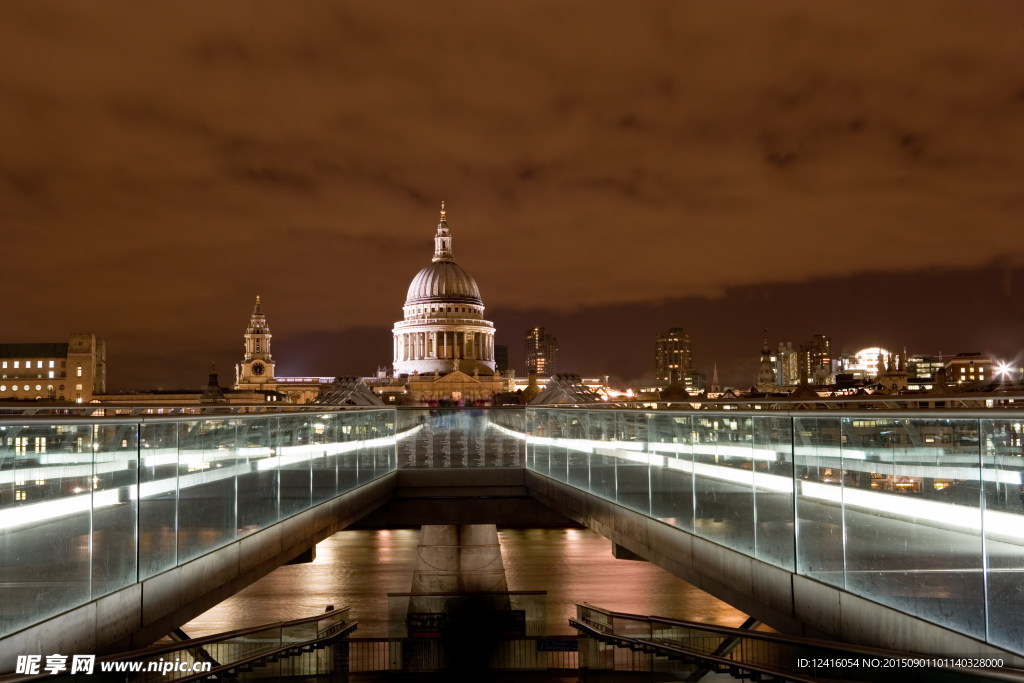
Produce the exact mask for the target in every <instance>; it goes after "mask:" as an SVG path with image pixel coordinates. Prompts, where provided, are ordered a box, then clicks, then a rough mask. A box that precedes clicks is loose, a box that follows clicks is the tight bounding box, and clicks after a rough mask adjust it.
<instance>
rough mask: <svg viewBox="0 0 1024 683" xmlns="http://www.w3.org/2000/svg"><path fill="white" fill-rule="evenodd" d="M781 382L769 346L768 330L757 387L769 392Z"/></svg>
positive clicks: (762, 344) (762, 351) (761, 390)
mask: <svg viewBox="0 0 1024 683" xmlns="http://www.w3.org/2000/svg"><path fill="white" fill-rule="evenodd" d="M778 386H779V382H778V378H777V375H776V373H775V357H774V356H773V355H772V352H771V349H770V348H769V346H768V332H767V330H766V331H765V333H764V341H763V342H762V343H761V364H760V367H759V368H758V371H757V383H756V384H755V385H754V387H755V389H757V391H759V392H761V393H769V392H773V391H776V390H777V389H778Z"/></svg>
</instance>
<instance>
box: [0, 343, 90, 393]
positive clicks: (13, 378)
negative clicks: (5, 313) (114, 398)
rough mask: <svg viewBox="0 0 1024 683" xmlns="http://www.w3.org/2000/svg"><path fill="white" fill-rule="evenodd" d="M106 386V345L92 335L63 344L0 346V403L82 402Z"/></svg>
mask: <svg viewBox="0 0 1024 683" xmlns="http://www.w3.org/2000/svg"><path fill="white" fill-rule="evenodd" d="M106 384H107V353H106V345H105V344H104V342H103V340H102V339H98V338H97V337H96V335H94V334H73V335H71V337H70V338H69V340H68V341H67V343H63V342H58V343H42V344H0V400H4V399H7V400H10V399H23V400H55V401H74V402H76V403H84V402H87V401H89V400H91V399H92V397H93V394H98V393H103V391H105V390H106Z"/></svg>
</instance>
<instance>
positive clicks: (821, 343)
mask: <svg viewBox="0 0 1024 683" xmlns="http://www.w3.org/2000/svg"><path fill="white" fill-rule="evenodd" d="M834 372H835V371H834V369H833V368H832V338H831V337H829V336H827V335H824V334H816V335H814V338H813V339H811V340H810V341H809V342H807V343H805V344H802V345H801V346H800V376H801V377H806V378H807V381H808V382H809V383H810V384H832V383H833V382H834V381H835V374H834Z"/></svg>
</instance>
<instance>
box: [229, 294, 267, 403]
mask: <svg viewBox="0 0 1024 683" xmlns="http://www.w3.org/2000/svg"><path fill="white" fill-rule="evenodd" d="M273 381H274V359H273V358H272V357H271V355H270V327H268V326H267V316H265V315H264V314H263V304H262V303H261V302H260V298H259V297H258V296H257V297H256V305H255V306H253V309H252V316H250V318H249V327H247V328H246V330H245V356H244V357H243V358H242V363H241V364H240V365H236V366H235V383H236V384H239V383H253V384H260V383H264V382H273Z"/></svg>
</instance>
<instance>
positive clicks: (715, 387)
mask: <svg viewBox="0 0 1024 683" xmlns="http://www.w3.org/2000/svg"><path fill="white" fill-rule="evenodd" d="M765 343H767V337H766V341H765ZM720 391H722V387H721V386H720V385H719V384H718V362H717V361H716V362H715V369H714V370H712V372H711V393H713V394H717V393H719V392H720Z"/></svg>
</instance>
